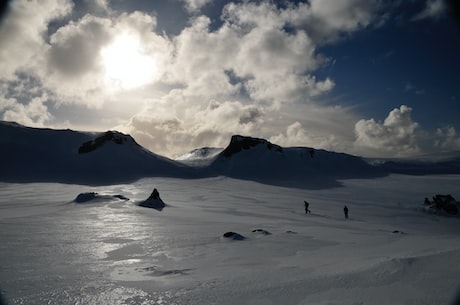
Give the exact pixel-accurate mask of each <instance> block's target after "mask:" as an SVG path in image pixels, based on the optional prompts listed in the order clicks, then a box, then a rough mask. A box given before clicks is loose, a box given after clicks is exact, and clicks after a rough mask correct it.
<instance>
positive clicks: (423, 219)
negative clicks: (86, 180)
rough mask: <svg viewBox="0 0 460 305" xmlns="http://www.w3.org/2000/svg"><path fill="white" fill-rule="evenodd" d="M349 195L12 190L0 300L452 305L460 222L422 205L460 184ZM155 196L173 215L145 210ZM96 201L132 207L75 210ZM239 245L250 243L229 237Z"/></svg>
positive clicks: (123, 187) (122, 188) (48, 186)
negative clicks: (85, 199)
mask: <svg viewBox="0 0 460 305" xmlns="http://www.w3.org/2000/svg"><path fill="white" fill-rule="evenodd" d="M341 182H342V183H343V184H344V186H343V187H340V188H332V189H322V190H305V189H298V188H288V187H276V186H269V185H264V184H259V183H256V182H249V181H243V180H237V179H230V178H223V177H217V178H207V179H196V180H183V179H172V178H148V179H147V178H146V179H141V180H139V181H137V182H135V183H132V184H120V185H111V186H100V187H90V186H82V185H65V184H58V183H29V184H10V183H0V261H1V262H2V263H1V265H0V288H1V289H2V290H3V291H4V292H5V294H6V296H7V297H8V299H9V301H10V303H11V304H14V305H16V304H94V305H96V304H102V305H104V304H107V305H108V304H171V305H172V304H177V305H186V304H190V305H192V304H252V305H254V304H309V305H310V304H314V305H315V304H316V305H333V304H334V305H335V304H337V305H338V304H340V305H358V304H363V305H364V304H376V305H377V304H378V305H382V304H383V305H384V304H414V305H422V304H426V305H428V304H429V305H435V304H436V305H438V304H453V300H454V297H455V295H456V293H457V291H458V289H459V288H460V277H459V276H458V275H459V274H460V237H459V235H458V232H459V229H460V218H453V217H441V216H437V215H432V214H428V213H426V212H424V211H423V210H422V204H423V198H424V197H430V196H432V195H434V194H435V193H450V194H452V195H453V196H454V197H460V194H458V191H459V189H458V185H459V182H460V176H418V177H415V176H404V175H391V176H389V177H385V178H379V179H369V180H365V179H356V180H344V181H341ZM154 187H155V188H157V189H158V190H159V191H160V196H161V198H162V199H163V200H164V202H165V203H166V204H167V206H166V208H165V209H163V211H161V212H160V211H156V210H153V209H148V208H142V207H139V206H137V205H136V204H135V203H136V202H138V201H141V200H144V199H145V198H147V197H148V196H149V194H150V193H151V191H152V189H153V188H154ZM93 191H94V192H98V193H100V194H103V195H116V194H121V195H123V196H126V197H128V198H130V200H129V201H122V200H120V201H117V200H107V201H96V202H94V203H91V202H90V203H85V204H78V203H74V202H72V200H73V199H75V197H76V196H77V195H78V194H79V193H82V192H93ZM456 192H457V193H456ZM457 199H458V198H457ZM303 200H307V201H308V202H310V209H311V210H312V214H310V215H305V213H304V211H303ZM344 204H346V205H347V206H348V207H349V208H350V219H348V220H345V219H344V217H343V211H342V208H343V206H344ZM254 229H263V230H266V231H268V232H269V233H270V234H267V235H265V234H261V233H257V232H252V230H254ZM395 230H397V231H398V232H399V233H393V231H395ZM229 231H233V232H237V233H239V234H241V235H243V236H244V237H245V239H244V240H227V239H225V238H224V237H222V235H223V234H224V233H225V232H229Z"/></svg>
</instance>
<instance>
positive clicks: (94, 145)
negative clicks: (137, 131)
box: [78, 130, 134, 154]
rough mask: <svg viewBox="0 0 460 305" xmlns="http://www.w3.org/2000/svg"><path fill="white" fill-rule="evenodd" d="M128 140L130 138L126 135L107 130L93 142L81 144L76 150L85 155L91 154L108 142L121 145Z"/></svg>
mask: <svg viewBox="0 0 460 305" xmlns="http://www.w3.org/2000/svg"><path fill="white" fill-rule="evenodd" d="M129 138H131V137H130V136H128V135H124V134H122V133H119V132H115V131H111V130H109V131H106V132H104V134H103V135H101V136H99V137H97V138H95V139H94V140H91V141H87V142H85V143H83V144H82V145H81V146H80V148H79V149H78V153H79V154H86V153H89V152H92V151H94V150H96V149H98V148H99V147H101V146H102V145H104V144H105V143H107V142H110V141H112V142H114V143H115V144H119V145H121V144H123V143H124V142H126V141H128V139H129ZM133 141H134V140H133Z"/></svg>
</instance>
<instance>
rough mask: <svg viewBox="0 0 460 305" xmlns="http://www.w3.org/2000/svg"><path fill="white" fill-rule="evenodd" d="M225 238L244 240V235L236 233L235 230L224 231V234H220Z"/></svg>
mask: <svg viewBox="0 0 460 305" xmlns="http://www.w3.org/2000/svg"><path fill="white" fill-rule="evenodd" d="M222 237H224V238H225V239H230V240H245V239H246V237H244V236H243V235H241V234H238V233H236V232H226V233H224V235H222Z"/></svg>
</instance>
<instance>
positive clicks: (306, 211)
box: [304, 201, 311, 214]
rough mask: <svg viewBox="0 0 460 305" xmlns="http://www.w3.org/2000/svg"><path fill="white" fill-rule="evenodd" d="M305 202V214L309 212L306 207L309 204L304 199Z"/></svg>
mask: <svg viewBox="0 0 460 305" xmlns="http://www.w3.org/2000/svg"><path fill="white" fill-rule="evenodd" d="M304 204H305V214H309V213H311V211H310V210H309V209H308V206H309V205H310V204H309V203H308V202H306V201H304Z"/></svg>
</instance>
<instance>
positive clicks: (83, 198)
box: [73, 192, 129, 203]
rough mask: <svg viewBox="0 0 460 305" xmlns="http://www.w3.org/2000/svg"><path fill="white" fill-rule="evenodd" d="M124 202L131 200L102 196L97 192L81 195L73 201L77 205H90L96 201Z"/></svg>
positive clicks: (123, 197) (117, 196)
mask: <svg viewBox="0 0 460 305" xmlns="http://www.w3.org/2000/svg"><path fill="white" fill-rule="evenodd" d="M108 200H122V201H127V200H129V198H127V197H125V196H123V195H101V194H99V193H96V192H87V193H80V194H78V196H77V197H76V198H75V199H74V200H73V202H75V203H89V202H94V201H108Z"/></svg>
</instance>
